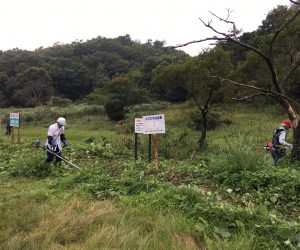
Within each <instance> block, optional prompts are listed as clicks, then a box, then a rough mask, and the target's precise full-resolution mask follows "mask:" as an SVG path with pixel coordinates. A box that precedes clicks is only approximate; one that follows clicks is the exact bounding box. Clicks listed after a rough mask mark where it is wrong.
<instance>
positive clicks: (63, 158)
mask: <svg viewBox="0 0 300 250" xmlns="http://www.w3.org/2000/svg"><path fill="white" fill-rule="evenodd" d="M33 144H34V146H35V148H37V149H39V148H42V149H44V150H46V151H47V152H49V153H50V154H53V155H55V156H56V157H58V158H60V159H61V160H63V161H65V162H66V163H68V164H70V165H71V166H73V167H75V168H77V169H79V170H82V169H81V168H80V167H78V166H76V165H75V164H74V163H72V162H70V161H69V160H68V159H66V158H65V157H62V156H60V155H58V154H56V153H55V152H53V151H52V150H50V149H48V148H47V147H46V146H42V143H41V141H40V140H35V141H34V143H33Z"/></svg>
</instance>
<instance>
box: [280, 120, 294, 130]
mask: <svg viewBox="0 0 300 250" xmlns="http://www.w3.org/2000/svg"><path fill="white" fill-rule="evenodd" d="M282 124H284V125H287V126H288V127H289V128H291V127H292V122H291V121H290V120H283V121H282Z"/></svg>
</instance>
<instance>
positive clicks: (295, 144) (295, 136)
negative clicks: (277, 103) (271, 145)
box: [292, 121, 300, 160]
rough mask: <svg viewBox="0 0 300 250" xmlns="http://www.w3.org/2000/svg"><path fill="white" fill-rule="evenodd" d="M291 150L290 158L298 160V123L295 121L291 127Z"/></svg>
mask: <svg viewBox="0 0 300 250" xmlns="http://www.w3.org/2000/svg"><path fill="white" fill-rule="evenodd" d="M293 139H294V141H293V150H292V158H293V159H295V160H300V123H299V121H297V124H295V126H294V129H293Z"/></svg>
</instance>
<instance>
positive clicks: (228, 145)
mask: <svg viewBox="0 0 300 250" xmlns="http://www.w3.org/2000/svg"><path fill="white" fill-rule="evenodd" d="M140 108H141V109H139V107H136V110H135V111H133V112H132V113H131V116H130V118H129V119H127V120H126V122H125V124H124V125H123V126H120V125H118V124H117V123H113V122H111V121H109V120H108V119H107V117H106V116H104V115H103V114H101V112H100V113H95V114H93V113H88V112H87V111H86V114H85V115H83V114H82V111H81V110H82V109H86V110H89V107H88V106H86V107H83V106H82V107H81V108H80V107H77V106H74V107H72V108H69V109H68V110H62V112H63V113H64V114H65V115H66V116H67V117H68V115H70V118H69V119H67V121H68V126H67V127H66V132H65V134H66V136H67V138H68V140H69V143H70V146H69V147H67V148H65V149H64V154H65V157H67V158H68V159H69V160H71V161H72V162H73V163H75V164H76V165H77V166H79V167H80V168H82V170H78V169H76V168H74V167H72V166H71V165H69V164H66V163H63V164H62V166H55V165H51V166H50V167H49V166H47V165H45V164H44V163H43V162H44V160H45V157H46V154H45V152H44V151H43V150H42V149H39V150H38V149H36V148H34V147H33V141H34V140H35V139H37V138H38V139H41V140H44V139H45V135H46V132H47V128H48V125H49V121H51V118H50V116H51V115H50V116H49V117H48V118H47V119H46V117H47V115H45V117H44V118H45V119H42V120H41V121H39V120H40V119H39V116H38V114H39V109H36V110H35V109H31V110H26V109H24V110H19V111H20V112H21V113H24V114H26V115H25V117H29V116H30V117H31V120H30V121H29V122H25V123H24V125H23V126H22V128H21V134H22V138H21V144H13V145H11V144H10V140H9V138H6V137H3V136H2V137H1V138H2V139H1V140H2V143H1V152H0V154H1V159H2V160H1V163H0V186H1V188H0V190H1V191H0V192H1V195H0V199H1V202H0V211H1V213H0V214H1V220H0V224H1V225H0V228H1V234H0V235H1V236H0V237H1V240H0V242H1V243H0V248H1V249H220V248H222V249H276V248H278V249H283V248H297V246H299V229H300V228H299V218H298V214H299V212H300V211H299V207H300V206H299V205H300V204H299V203H300V200H299V195H298V192H299V185H300V183H299V180H300V173H299V170H298V166H297V165H293V164H292V163H291V162H290V161H289V157H288V156H287V157H286V158H284V159H283V160H282V161H281V162H280V166H279V167H277V168H274V167H271V159H270V156H269V154H268V153H266V152H265V151H264V149H263V145H264V142H265V141H266V140H268V139H270V136H271V134H272V130H273V128H275V127H276V126H277V125H278V124H277V121H280V119H282V118H283V117H284V114H283V113H280V112H278V110H280V108H279V107H265V108H258V107H253V106H241V105H230V106H227V107H225V108H222V109H219V110H217V112H218V114H219V115H220V116H221V117H222V118H224V119H225V118H229V119H230V121H231V123H226V124H223V125H220V126H219V127H218V128H216V129H214V130H210V131H209V133H208V138H209V147H208V148H207V149H206V150H205V151H202V152H201V153H199V154H197V155H196V157H195V158H194V159H190V157H191V155H192V153H193V149H194V147H195V145H196V143H197V134H198V132H197V130H195V129H193V126H192V125H191V124H192V120H191V117H190V113H191V112H192V109H191V107H190V105H189V104H188V103H186V104H181V105H170V104H168V103H157V104H153V105H149V106H145V105H142V106H141V107H140ZM141 110H143V111H141ZM5 111H6V110H5ZM8 111H9V110H7V112H8ZM254 111H255V112H254ZM26 112H28V113H26ZM282 112H283V111H282ZM157 113H164V114H165V116H166V129H167V133H166V134H164V135H160V136H159V137H158V138H159V139H158V144H159V159H160V161H159V172H158V174H157V175H156V173H155V167H154V161H153V160H152V161H150V162H149V161H148V159H147V136H145V135H142V136H140V142H139V159H138V160H134V157H133V155H134V152H133V141H134V134H133V133H132V127H133V120H134V119H133V118H134V117H139V116H140V115H146V114H148V115H149V114H157ZM50 114H51V113H50ZM2 131H3V130H2Z"/></svg>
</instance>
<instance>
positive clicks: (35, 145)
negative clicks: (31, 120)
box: [33, 139, 42, 148]
mask: <svg viewBox="0 0 300 250" xmlns="http://www.w3.org/2000/svg"><path fill="white" fill-rule="evenodd" d="M33 145H34V147H35V148H40V147H41V146H42V143H41V141H40V140H38V139H36V140H35V141H34V142H33Z"/></svg>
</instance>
